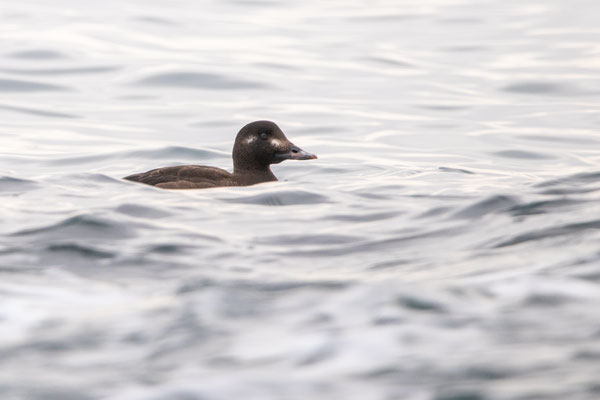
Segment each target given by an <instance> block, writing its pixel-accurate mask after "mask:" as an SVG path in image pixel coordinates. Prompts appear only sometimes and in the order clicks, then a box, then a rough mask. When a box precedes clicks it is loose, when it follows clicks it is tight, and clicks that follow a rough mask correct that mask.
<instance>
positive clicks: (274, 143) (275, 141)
mask: <svg viewBox="0 0 600 400" xmlns="http://www.w3.org/2000/svg"><path fill="white" fill-rule="evenodd" d="M271 145H272V146H273V147H283V146H282V145H281V141H279V140H278V139H271Z"/></svg>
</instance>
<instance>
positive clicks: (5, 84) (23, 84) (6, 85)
mask: <svg viewBox="0 0 600 400" xmlns="http://www.w3.org/2000/svg"><path fill="white" fill-rule="evenodd" d="M65 90H70V89H69V88H67V87H65V86H59V85H51V84H48V83H41V82H32V81H19V80H16V79H0V92H48V91H65Z"/></svg>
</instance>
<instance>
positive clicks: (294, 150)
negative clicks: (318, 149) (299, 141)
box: [276, 145, 317, 161]
mask: <svg viewBox="0 0 600 400" xmlns="http://www.w3.org/2000/svg"><path fill="white" fill-rule="evenodd" d="M276 157H277V158H278V159H280V160H281V161H283V160H314V159H315V158H317V156H316V155H314V154H311V153H308V152H306V151H304V150H302V149H301V148H300V147H298V146H294V145H292V146H291V147H290V151H288V152H287V153H279V154H277V155H276Z"/></svg>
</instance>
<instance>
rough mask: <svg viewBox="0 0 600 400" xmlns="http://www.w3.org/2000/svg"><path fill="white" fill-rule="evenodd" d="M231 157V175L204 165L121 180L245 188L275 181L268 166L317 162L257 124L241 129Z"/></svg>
mask: <svg viewBox="0 0 600 400" xmlns="http://www.w3.org/2000/svg"><path fill="white" fill-rule="evenodd" d="M232 157H233V173H229V172H227V171H225V170H223V169H220V168H216V167H207V166H204V165H180V166H176V167H164V168H157V169H153V170H150V171H148V172H142V173H139V174H133V175H129V176H127V177H125V178H124V179H127V180H130V181H134V182H140V183H145V184H147V185H152V186H156V187H159V188H163V189H204V188H211V187H221V186H248V185H254V184H256V183H261V182H270V181H276V180H277V178H276V177H275V175H273V172H271V168H270V165H271V164H278V163H280V162H282V161H284V160H310V159H314V158H317V156H315V155H314V154H310V153H307V152H305V151H304V150H302V149H301V148H299V147H297V146H295V145H294V144H293V143H291V142H290V141H289V140H288V138H287V137H286V136H285V134H284V133H283V132H282V131H281V129H279V127H278V126H277V125H276V124H275V123H274V122H271V121H256V122H251V123H249V124H248V125H246V126H244V127H243V128H242V129H241V130H240V131H239V132H238V134H237V136H236V138H235V144H234V146H233V153H232Z"/></svg>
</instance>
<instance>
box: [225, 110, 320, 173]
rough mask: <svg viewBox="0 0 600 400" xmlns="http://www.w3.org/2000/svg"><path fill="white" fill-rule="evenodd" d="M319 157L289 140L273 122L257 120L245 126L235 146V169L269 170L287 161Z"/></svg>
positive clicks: (239, 133) (238, 135)
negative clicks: (274, 165) (271, 166)
mask: <svg viewBox="0 0 600 400" xmlns="http://www.w3.org/2000/svg"><path fill="white" fill-rule="evenodd" d="M315 158H317V156H316V155H314V154H310V153H307V152H306V151H304V150H302V149H301V148H300V147H298V146H296V145H294V144H293V143H292V142H290V141H289V140H288V138H287V137H285V134H284V133H283V131H282V130H281V129H280V128H279V127H278V126H277V124H275V123H274V122H271V121H256V122H251V123H249V124H248V125H246V126H244V127H243V128H242V129H240V131H239V132H238V134H237V137H236V138H235V144H234V145H233V167H234V170H236V171H239V170H253V169H264V168H268V167H269V165H271V164H278V163H280V162H282V161H284V160H312V159H315Z"/></svg>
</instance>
